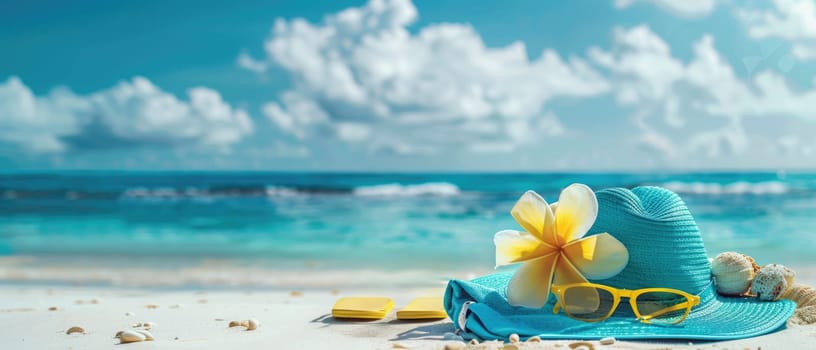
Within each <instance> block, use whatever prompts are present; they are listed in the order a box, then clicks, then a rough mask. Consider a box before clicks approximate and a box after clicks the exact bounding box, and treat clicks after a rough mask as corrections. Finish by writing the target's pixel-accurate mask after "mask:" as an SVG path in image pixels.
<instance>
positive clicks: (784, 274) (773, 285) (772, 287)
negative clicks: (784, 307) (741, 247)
mask: <svg viewBox="0 0 816 350" xmlns="http://www.w3.org/2000/svg"><path fill="white" fill-rule="evenodd" d="M793 275H794V274H793V271H792V270H791V269H789V268H787V267H785V266H782V265H779V264H769V265H765V266H763V267H762V269H760V270H759V271H757V273H756V276H755V277H754V281H753V283H751V294H753V295H756V297H757V298H758V299H759V300H778V299H779V298H781V297H782V294H783V293H784V292H785V290H786V289H788V280H790V281H793Z"/></svg>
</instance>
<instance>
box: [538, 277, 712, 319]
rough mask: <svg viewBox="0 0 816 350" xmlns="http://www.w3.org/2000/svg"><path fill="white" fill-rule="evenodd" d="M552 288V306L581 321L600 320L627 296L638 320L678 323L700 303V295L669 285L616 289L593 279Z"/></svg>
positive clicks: (554, 310)
mask: <svg viewBox="0 0 816 350" xmlns="http://www.w3.org/2000/svg"><path fill="white" fill-rule="evenodd" d="M552 292H553V294H555V296H556V298H558V302H557V303H556V304H555V307H554V308H553V313H554V314H557V313H558V312H559V311H560V310H561V309H563V310H564V313H566V314H567V316H569V317H572V318H574V319H576V320H580V321H584V322H599V321H603V320H605V319H607V318H609V317H610V316H612V313H614V312H615V309H617V307H618V304H619V303H620V299H621V298H629V305H630V306H631V307H632V311H633V312H634V313H635V317H637V319H638V320H640V322H643V323H652V324H677V323H680V322H683V320H685V319H686V317H688V315H689V313H690V312H691V308H693V307H695V306H697V305H699V304H700V297H699V296H697V295H691V294H689V293H686V292H684V291H682V290H677V289H668V288H644V289H636V290H628V289H617V288H613V287H610V286H605V285H602V284H595V283H573V284H565V285H554V286H553V287H552Z"/></svg>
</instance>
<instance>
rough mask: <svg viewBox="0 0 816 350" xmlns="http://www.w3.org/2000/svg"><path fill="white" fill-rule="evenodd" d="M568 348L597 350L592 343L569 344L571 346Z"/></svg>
mask: <svg viewBox="0 0 816 350" xmlns="http://www.w3.org/2000/svg"><path fill="white" fill-rule="evenodd" d="M567 346H569V347H570V349H580V348H586V349H589V350H595V345H592V343H590V342H588V341H578V342H574V343H569V344H567Z"/></svg>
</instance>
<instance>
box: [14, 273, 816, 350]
mask: <svg viewBox="0 0 816 350" xmlns="http://www.w3.org/2000/svg"><path fill="white" fill-rule="evenodd" d="M438 292H440V290H428V289H402V290H384V289H381V290H349V291H340V293H339V294H334V293H335V292H332V291H328V290H305V291H302V295H300V296H293V295H291V294H290V292H289V291H254V292H242V291H206V292H197V291H189V290H188V291H148V290H141V289H119V288H108V287H105V288H74V287H51V288H48V287H41V286H36V287H31V286H28V287H27V286H19V285H18V286H10V285H6V286H3V287H0V325H2V326H0V348H3V349H109V348H110V346H111V345H113V344H117V343H118V341H117V340H116V339H114V338H113V336H114V334H115V333H116V332H117V331H120V330H125V329H130V328H131V324H133V323H135V322H155V323H156V324H157V326H156V327H155V328H154V329H153V330H152V333H153V335H154V336H155V337H156V340H155V341H153V342H144V343H132V344H126V345H123V346H125V347H126V348H134V349H228V348H241V349H270V348H276V349H285V348H290V349H391V348H393V347H394V344H395V343H398V344H400V345H404V346H407V347H411V348H416V349H442V348H444V345H445V342H444V341H442V336H443V334H444V333H446V332H450V331H451V330H452V329H453V326H452V324H451V323H450V321H448V320H441V321H436V322H403V321H398V320H395V319H394V313H393V312H392V313H391V314H390V315H389V316H388V317H387V318H386V319H384V320H379V321H372V322H347V321H338V320H334V319H332V318H331V317H329V316H328V312H329V310H330V309H331V305H332V304H333V303H334V301H335V300H336V299H337V298H338V297H340V296H343V295H384V296H390V297H392V298H394V300H395V302H396V308H395V310H396V309H398V308H399V307H400V306H402V305H405V304H406V303H407V302H408V301H409V300H410V299H411V298H413V297H415V296H420V295H429V294H434V293H438ZM94 300H96V303H93V301H94ZM78 302H81V303H78ZM147 305H156V306H157V308H155V309H152V308H148V307H147ZM177 305H180V306H177ZM52 306H55V307H57V308H58V310H56V311H49V310H48V308H49V307H52ZM128 312H130V313H133V314H134V315H131V316H128V315H127V313H128ZM248 318H255V319H258V320H259V321H260V322H261V326H260V328H259V329H257V330H255V331H245V330H243V329H241V328H228V327H227V324H228V323H229V321H231V320H245V319H248ZM72 326H80V327H83V328H84V329H85V330H86V331H87V334H72V335H66V334H65V330H66V329H68V328H70V327H72ZM568 343H569V342H567V341H557V342H553V341H548V342H545V343H544V344H546V345H547V348H549V347H550V346H554V345H556V344H561V345H566V344H568ZM593 343H594V344H596V346H599V345H598V342H593ZM814 344H816V326H793V325H792V326H789V327H788V329H785V330H783V331H779V332H776V333H773V334H769V335H766V336H762V337H756V338H750V339H743V340H738V341H729V342H713V343H700V344H692V345H689V343H687V342H681V343H677V342H675V343H645V342H620V341H619V342H617V343H616V344H615V345H614V346H604V347H603V348H619V349H653V348H695V349H697V348H703V349H745V348H750V349H756V348H757V347H761V348H762V349H783V348H784V349H808V348H814V346H815V345H814ZM539 348H545V347H539ZM560 348H561V349H568V348H566V347H560Z"/></svg>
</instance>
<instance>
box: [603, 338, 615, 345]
mask: <svg viewBox="0 0 816 350" xmlns="http://www.w3.org/2000/svg"><path fill="white" fill-rule="evenodd" d="M600 343H601V345H612V344H615V338H614V337H606V338H602V339H601V341H600Z"/></svg>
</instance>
